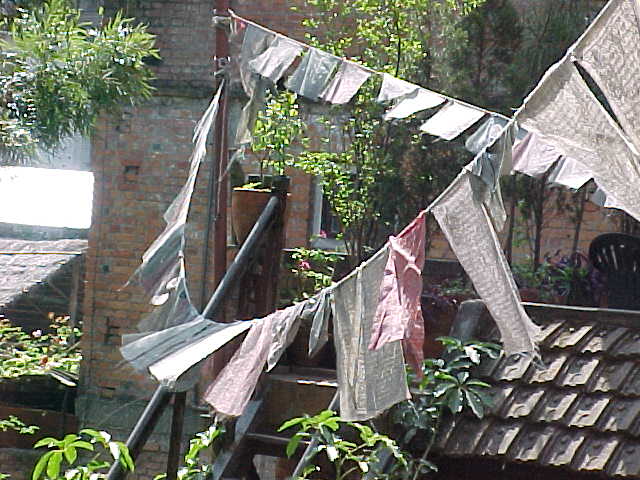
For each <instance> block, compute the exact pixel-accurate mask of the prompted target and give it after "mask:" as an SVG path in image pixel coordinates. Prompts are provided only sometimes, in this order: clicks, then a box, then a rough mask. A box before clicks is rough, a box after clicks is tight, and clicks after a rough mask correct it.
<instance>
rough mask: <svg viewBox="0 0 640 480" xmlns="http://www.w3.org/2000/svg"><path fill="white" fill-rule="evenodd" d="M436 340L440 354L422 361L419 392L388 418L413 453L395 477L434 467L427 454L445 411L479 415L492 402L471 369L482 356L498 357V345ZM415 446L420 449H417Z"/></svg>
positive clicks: (478, 363) (395, 472) (434, 468)
mask: <svg viewBox="0 0 640 480" xmlns="http://www.w3.org/2000/svg"><path fill="white" fill-rule="evenodd" d="M438 340H439V341H440V342H442V343H443V344H444V346H445V353H444V355H443V357H442V358H439V359H433V358H428V359H426V360H425V361H424V366H423V371H422V373H423V377H422V379H421V380H420V381H419V382H418V383H417V387H418V392H417V393H416V394H414V395H413V398H412V399H410V400H407V401H406V402H402V403H400V404H398V405H397V406H396V407H395V408H394V409H393V410H392V412H391V419H392V421H393V423H394V424H395V425H396V427H397V429H398V431H399V432H400V437H399V441H398V443H399V444H400V446H401V448H403V449H406V450H408V451H411V452H412V453H413V454H414V455H413V456H412V457H411V456H408V458H409V460H408V464H409V468H408V469H405V468H401V469H399V470H398V469H396V470H395V471H394V472H392V474H393V475H394V478H414V479H415V478H417V477H418V475H420V474H422V473H428V472H429V471H434V470H437V468H436V466H435V465H434V464H433V463H431V462H429V461H428V460H427V456H428V454H429V452H430V450H431V447H432V445H433V442H434V440H435V436H436V434H437V432H438V429H439V427H440V422H441V419H442V416H443V414H444V413H445V411H450V412H451V413H452V414H454V415H458V414H460V413H462V412H463V411H464V410H465V409H468V410H470V411H471V412H472V413H473V414H474V415H475V416H476V417H478V418H482V417H483V416H484V413H485V411H486V409H487V407H489V406H490V404H491V402H490V399H489V397H488V396H487V390H488V389H489V388H490V385H489V384H487V383H485V382H482V381H480V380H478V379H476V378H474V377H473V376H472V369H473V368H475V367H477V366H478V365H480V363H481V361H482V360H483V358H487V357H488V358H497V357H498V355H499V354H500V346H499V345H496V344H492V343H485V342H478V341H468V342H462V341H460V340H458V339H456V338H453V337H440V338H438ZM410 379H412V380H414V381H415V375H413V374H410ZM414 383H415V382H414ZM415 445H420V446H421V448H420V449H416V447H415ZM418 450H422V454H421V455H418V454H416V453H417V452H418ZM405 470H408V471H405Z"/></svg>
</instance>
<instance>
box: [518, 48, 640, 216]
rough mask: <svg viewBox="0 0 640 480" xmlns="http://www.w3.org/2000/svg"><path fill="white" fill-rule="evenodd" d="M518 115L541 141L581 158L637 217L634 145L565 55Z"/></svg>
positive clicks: (638, 171) (639, 193) (638, 169)
mask: <svg viewBox="0 0 640 480" xmlns="http://www.w3.org/2000/svg"><path fill="white" fill-rule="evenodd" d="M517 115H518V116H517V118H518V121H519V122H520V123H521V124H522V125H523V126H524V127H525V128H526V129H527V130H529V131H531V132H535V133H537V134H538V135H539V136H540V139H541V140H542V141H544V142H545V143H548V144H550V145H552V146H554V147H555V148H557V149H558V150H559V151H560V152H562V154H563V155H565V156H568V157H570V158H575V159H579V161H580V163H581V164H583V165H584V167H585V168H587V169H589V170H591V171H592V172H593V176H594V180H595V181H596V183H597V184H598V186H599V187H600V188H601V189H602V190H604V191H605V193H606V194H607V196H612V197H614V198H615V199H616V200H617V201H618V202H619V204H620V206H622V207H623V209H624V210H625V211H626V212H627V213H629V214H630V215H632V216H634V217H635V218H637V219H640V190H639V189H638V188H637V185H640V166H639V165H640V162H639V157H638V154H637V152H636V151H635V147H634V146H633V144H632V143H631V142H630V141H629V140H628V139H627V137H626V135H625V134H624V132H622V130H621V129H620V127H619V126H618V125H617V124H616V122H615V120H614V119H613V118H611V116H610V115H609V114H608V113H607V111H606V110H605V108H604V107H603V106H602V105H601V104H600V103H599V102H598V100H597V99H596V97H595V95H594V94H593V93H592V92H591V90H590V89H589V87H588V86H587V84H586V83H585V81H584V80H583V79H582V76H581V75H580V73H579V72H578V70H577V68H576V67H575V66H574V65H573V63H572V62H571V61H570V59H569V58H567V57H565V58H564V59H563V60H562V61H560V62H559V63H557V64H556V65H554V66H553V67H552V68H551V69H549V71H547V73H546V74H545V76H544V77H543V79H542V81H541V83H540V84H539V85H538V86H537V87H536V89H535V90H534V91H533V92H532V93H531V95H530V96H529V97H528V98H527V99H526V100H525V103H524V105H523V107H522V108H521V110H520V111H519V112H518V114H517Z"/></svg>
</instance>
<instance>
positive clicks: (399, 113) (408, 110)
mask: <svg viewBox="0 0 640 480" xmlns="http://www.w3.org/2000/svg"><path fill="white" fill-rule="evenodd" d="M445 100H446V99H445V98H444V97H443V96H442V95H439V94H437V93H435V92H432V91H430V90H426V89H424V88H418V89H417V90H416V91H415V92H413V93H410V94H408V95H406V96H405V97H403V98H401V99H400V100H399V101H398V103H396V105H395V106H394V107H393V108H391V109H390V110H389V111H387V113H385V115H384V119H385V120H390V119H392V118H407V117H408V116H409V115H413V114H414V113H416V112H420V111H422V110H427V109H429V108H433V107H437V106H438V105H441V104H442V103H444V101H445Z"/></svg>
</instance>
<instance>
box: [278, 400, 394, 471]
mask: <svg viewBox="0 0 640 480" xmlns="http://www.w3.org/2000/svg"><path fill="white" fill-rule="evenodd" d="M292 427H298V431H297V432H296V433H295V434H294V435H293V436H292V437H291V439H290V440H289V443H288V444H287V449H286V452H287V456H289V457H291V456H292V455H293V454H294V453H295V451H296V449H297V447H298V445H299V444H300V441H302V440H303V439H308V440H311V438H312V437H313V436H314V435H316V436H317V437H318V439H319V441H318V444H317V445H316V446H315V448H314V449H312V451H311V452H310V455H309V457H308V461H311V460H312V459H313V458H314V457H315V456H316V455H317V454H319V453H321V452H324V454H325V455H326V457H327V459H328V460H329V462H331V463H332V464H333V465H334V467H335V470H336V474H335V478H336V480H342V479H344V478H347V477H348V476H349V475H350V474H351V473H353V472H356V471H359V472H361V473H362V474H364V473H367V472H369V471H370V470H371V469H372V467H373V466H374V465H376V464H377V462H378V453H379V452H380V450H382V449H386V450H388V451H390V452H391V454H392V455H393V456H394V457H395V458H396V459H397V460H398V462H400V463H402V462H405V459H404V456H403V454H402V452H401V451H400V449H399V448H398V446H397V445H396V443H395V441H394V440H392V439H391V438H389V437H388V436H386V435H383V434H381V433H378V432H376V431H374V430H373V429H372V428H371V427H370V426H368V425H363V424H361V423H355V422H346V421H344V420H342V419H341V418H340V417H339V416H337V415H336V412H334V411H332V410H324V411H322V412H320V413H319V414H317V415H315V416H309V415H305V416H304V417H298V418H293V419H291V420H288V421H286V422H285V423H283V424H282V426H281V427H280V428H279V429H278V431H279V432H281V431H283V430H287V429H289V428H292ZM354 434H357V435H356V437H357V440H354V439H353V437H354ZM319 471H320V467H318V466H314V465H310V466H307V468H305V470H304V472H303V474H302V477H301V478H308V477H309V475H311V474H312V473H316V472H319Z"/></svg>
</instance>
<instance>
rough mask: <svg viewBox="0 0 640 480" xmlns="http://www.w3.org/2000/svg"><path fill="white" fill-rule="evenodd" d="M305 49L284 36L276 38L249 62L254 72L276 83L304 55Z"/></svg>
mask: <svg viewBox="0 0 640 480" xmlns="http://www.w3.org/2000/svg"><path fill="white" fill-rule="evenodd" d="M302 51H303V47H302V46H301V45H300V44H299V43H298V42H294V41H293V40H291V39H289V38H287V37H284V36H282V35H278V36H276V38H275V39H274V40H273V41H272V42H271V45H269V48H267V50H265V51H264V52H263V53H261V54H260V55H258V56H257V57H255V58H254V59H252V60H250V61H249V62H248V65H249V68H251V69H252V70H253V71H254V72H256V73H258V74H259V75H262V76H263V77H265V78H268V79H269V80H271V81H272V82H273V83H276V82H277V81H278V80H280V78H281V77H282V75H284V73H285V72H286V71H287V69H288V68H289V67H290V66H291V64H292V63H293V61H294V60H295V59H296V58H297V57H298V56H299V55H300V54H301V53H302Z"/></svg>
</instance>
